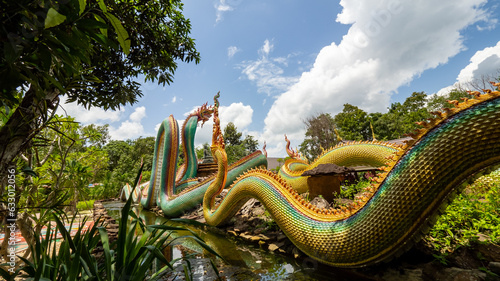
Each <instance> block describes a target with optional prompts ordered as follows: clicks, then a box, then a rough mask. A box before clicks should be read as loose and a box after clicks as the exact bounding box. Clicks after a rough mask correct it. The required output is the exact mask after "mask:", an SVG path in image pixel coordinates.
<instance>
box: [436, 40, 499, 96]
mask: <svg viewBox="0 0 500 281" xmlns="http://www.w3.org/2000/svg"><path fill="white" fill-rule="evenodd" d="M499 71H500V41H498V42H497V44H496V45H495V46H493V47H487V48H484V49H483V50H480V51H477V52H476V53H475V54H474V55H473V56H472V57H471V58H470V63H469V64H468V65H467V66H466V67H465V68H464V69H462V70H461V71H460V73H459V74H458V77H457V82H455V83H454V84H453V85H451V86H448V87H445V88H443V89H441V90H439V91H438V92H437V94H438V95H444V94H447V93H448V92H450V91H451V90H453V89H456V88H460V87H461V88H467V84H468V83H469V82H471V81H474V80H481V78H482V77H488V76H495V77H498V75H499ZM469 90H475V89H469Z"/></svg>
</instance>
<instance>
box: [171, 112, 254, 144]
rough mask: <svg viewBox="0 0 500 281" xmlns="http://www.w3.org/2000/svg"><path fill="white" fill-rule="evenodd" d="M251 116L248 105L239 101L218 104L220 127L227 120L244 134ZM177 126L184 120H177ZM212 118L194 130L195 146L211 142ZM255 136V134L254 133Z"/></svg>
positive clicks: (222, 127)
mask: <svg viewBox="0 0 500 281" xmlns="http://www.w3.org/2000/svg"><path fill="white" fill-rule="evenodd" d="M197 108H198V107H193V110H191V111H189V112H187V113H185V114H184V116H188V115H189V114H190V113H191V112H193V111H194V110H196V109H197ZM252 117H253V109H252V107H251V106H249V105H244V104H243V103H241V102H238V103H232V104H230V105H229V106H220V107H219V118H220V122H221V124H220V126H221V129H222V130H224V128H225V127H226V126H227V124H228V123H229V122H233V124H234V125H235V126H236V128H237V129H238V131H239V132H243V133H244V135H246V134H248V133H247V131H248V130H247V127H248V125H250V124H251V123H252ZM178 122H179V127H181V126H182V123H183V122H184V120H179V121H178ZM213 125H214V123H213V119H212V118H210V120H209V121H207V122H205V124H204V125H203V128H201V127H198V128H197V130H196V136H195V146H200V145H202V144H204V143H209V144H210V143H211V142H212V128H213ZM254 136H255V135H254Z"/></svg>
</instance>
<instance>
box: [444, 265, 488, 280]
mask: <svg viewBox="0 0 500 281" xmlns="http://www.w3.org/2000/svg"><path fill="white" fill-rule="evenodd" d="M435 277H436V278H435V279H436V280H445V281H448V280H449V281H480V280H486V277H487V274H486V273H484V272H482V271H480V270H478V269H472V270H468V269H462V268H458V267H451V268H445V269H444V270H442V271H441V272H438V274H437V276H435Z"/></svg>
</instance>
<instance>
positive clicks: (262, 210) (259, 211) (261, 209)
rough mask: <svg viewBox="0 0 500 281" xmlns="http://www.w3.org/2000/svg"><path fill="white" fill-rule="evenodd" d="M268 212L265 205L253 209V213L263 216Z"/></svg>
mask: <svg viewBox="0 0 500 281" xmlns="http://www.w3.org/2000/svg"><path fill="white" fill-rule="evenodd" d="M265 212H266V209H265V208H264V207H257V208H254V209H253V210H252V215H253V216H256V217H258V216H262V215H263V214H264V213H265Z"/></svg>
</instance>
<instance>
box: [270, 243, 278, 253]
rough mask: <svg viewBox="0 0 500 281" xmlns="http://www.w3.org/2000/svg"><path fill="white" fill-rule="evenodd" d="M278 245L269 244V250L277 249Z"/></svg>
mask: <svg viewBox="0 0 500 281" xmlns="http://www.w3.org/2000/svg"><path fill="white" fill-rule="evenodd" d="M278 248H279V247H278V246H277V245H276V244H269V247H268V249H269V251H271V252H274V251H276V250H277V249H278Z"/></svg>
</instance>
